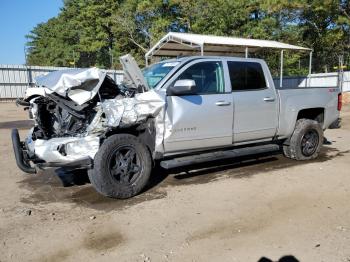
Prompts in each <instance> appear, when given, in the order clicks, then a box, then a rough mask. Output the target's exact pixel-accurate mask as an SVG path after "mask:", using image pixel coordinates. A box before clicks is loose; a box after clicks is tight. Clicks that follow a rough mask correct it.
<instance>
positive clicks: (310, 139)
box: [283, 119, 323, 160]
mask: <svg viewBox="0 0 350 262" xmlns="http://www.w3.org/2000/svg"><path fill="white" fill-rule="evenodd" d="M322 143H323V130H322V128H321V126H320V124H319V123H318V122H317V121H315V120H311V119H299V120H298V121H297V123H296V125H295V129H294V132H293V134H292V137H291V138H290V143H289V145H283V153H284V156H285V157H288V158H292V159H295V160H310V159H314V158H316V157H317V156H318V154H319V152H320V150H321V146H322Z"/></svg>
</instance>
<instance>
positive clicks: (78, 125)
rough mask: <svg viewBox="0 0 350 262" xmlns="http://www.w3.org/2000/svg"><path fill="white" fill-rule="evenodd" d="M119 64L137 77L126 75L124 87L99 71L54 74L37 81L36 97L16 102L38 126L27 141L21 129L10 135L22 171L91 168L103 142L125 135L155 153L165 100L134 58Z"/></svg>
mask: <svg viewBox="0 0 350 262" xmlns="http://www.w3.org/2000/svg"><path fill="white" fill-rule="evenodd" d="M121 61H122V63H123V65H124V66H128V67H129V69H128V71H127V72H130V67H131V69H132V70H134V72H132V73H129V74H125V75H124V81H123V83H122V84H120V85H117V84H116V83H115V82H114V81H113V80H112V79H111V78H110V77H109V76H108V75H107V74H106V73H105V72H103V71H101V70H99V69H97V68H90V69H72V70H63V71H56V72H53V73H50V74H48V75H46V76H44V77H41V78H39V79H37V80H36V84H37V86H38V87H37V88H36V89H37V90H38V92H37V93H36V94H35V92H34V93H33V92H31V96H30V97H27V98H25V99H24V100H22V101H18V102H17V104H20V105H23V106H25V107H26V109H28V110H29V115H30V117H31V118H32V119H33V120H34V123H35V125H34V127H33V128H32V129H31V130H30V131H29V133H28V135H27V137H26V138H25V140H24V141H23V142H21V141H20V139H19V135H18V131H17V129H15V130H13V131H12V141H13V146H14V151H15V156H16V161H17V164H18V166H19V168H20V169H21V170H22V171H24V172H27V173H35V170H36V169H35V168H36V167H38V168H45V167H58V166H60V167H61V166H70V167H78V168H90V167H91V166H92V164H93V159H94V156H95V154H96V153H97V151H98V150H99V148H100V146H101V144H102V143H103V140H104V139H105V138H106V137H107V136H109V135H110V134H114V133H123V132H126V131H127V132H133V133H135V134H137V135H138V136H139V137H140V138H141V139H142V140H144V142H145V144H146V145H147V146H148V147H149V148H150V150H152V153H154V154H155V152H156V147H157V145H156V143H157V141H158V143H159V141H161V140H162V138H161V137H162V136H161V133H162V125H163V123H162V122H163V120H162V114H160V112H161V111H162V109H163V108H164V104H165V102H164V97H162V96H161V95H159V94H158V93H156V92H155V91H154V90H148V87H147V84H146V83H145V82H144V81H143V79H142V77H140V76H142V73H141V71H140V70H139V69H138V67H135V62H134V60H133V59H132V57H130V56H124V60H123V59H122V60H121ZM128 75H129V76H128ZM130 75H131V76H132V77H130ZM157 136H158V137H157Z"/></svg>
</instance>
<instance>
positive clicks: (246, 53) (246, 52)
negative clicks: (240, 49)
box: [245, 47, 248, 58]
mask: <svg viewBox="0 0 350 262" xmlns="http://www.w3.org/2000/svg"><path fill="white" fill-rule="evenodd" d="M245 58H248V47H246V48H245Z"/></svg>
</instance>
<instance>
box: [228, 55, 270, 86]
mask: <svg viewBox="0 0 350 262" xmlns="http://www.w3.org/2000/svg"><path fill="white" fill-rule="evenodd" d="M227 64H228V70H229V72H230V79H231V87H232V91H246V90H247V91H249V90H255V89H264V88H266V82H265V76H264V72H263V70H262V67H261V65H260V64H259V63H254V62H230V61H229V62H228V63H227Z"/></svg>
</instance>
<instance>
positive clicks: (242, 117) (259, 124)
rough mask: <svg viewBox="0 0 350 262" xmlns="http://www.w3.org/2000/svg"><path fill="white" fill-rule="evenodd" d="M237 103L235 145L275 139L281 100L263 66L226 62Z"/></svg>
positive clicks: (234, 126) (234, 99) (251, 63)
mask: <svg viewBox="0 0 350 262" xmlns="http://www.w3.org/2000/svg"><path fill="white" fill-rule="evenodd" d="M227 65H228V71H229V74H230V85H231V88H232V94H233V101H234V123H233V142H234V143H237V142H245V141H252V140H260V139H267V138H272V137H274V135H275V133H276V130H277V125H278V98H277V94H276V92H275V90H274V88H273V86H272V84H270V83H269V81H268V79H267V78H266V75H267V73H268V72H264V69H263V67H262V65H261V64H260V63H259V62H255V61H244V60H240V61H230V60H229V61H227Z"/></svg>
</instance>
